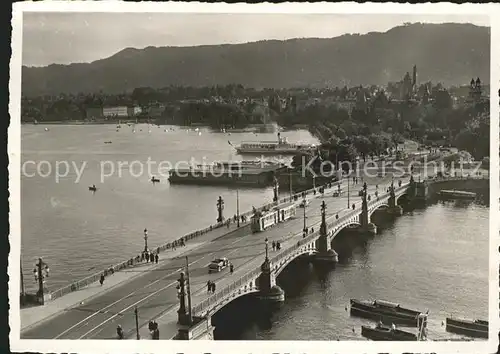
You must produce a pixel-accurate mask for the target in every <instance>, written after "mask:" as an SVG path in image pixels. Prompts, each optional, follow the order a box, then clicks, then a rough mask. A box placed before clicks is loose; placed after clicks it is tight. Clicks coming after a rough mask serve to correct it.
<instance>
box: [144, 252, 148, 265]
mask: <svg viewBox="0 0 500 354" xmlns="http://www.w3.org/2000/svg"><path fill="white" fill-rule="evenodd" d="M145 253H146V254H145V255H144V257H146V262H147V263H149V253H148V252H145Z"/></svg>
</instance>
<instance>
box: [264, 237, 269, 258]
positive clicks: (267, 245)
mask: <svg viewBox="0 0 500 354" xmlns="http://www.w3.org/2000/svg"><path fill="white" fill-rule="evenodd" d="M265 242H266V260H265V262H267V263H269V257H268V256H269V240H268V239H267V237H266V241H265Z"/></svg>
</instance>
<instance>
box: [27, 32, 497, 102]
mask: <svg viewBox="0 0 500 354" xmlns="http://www.w3.org/2000/svg"><path fill="white" fill-rule="evenodd" d="M413 65H417V68H418V81H419V82H427V81H432V82H434V83H437V82H441V83H443V84H444V85H445V86H452V85H454V86H459V85H465V84H467V83H468V82H469V81H470V79H471V78H472V77H474V78H475V77H480V78H481V80H482V81H483V82H484V83H489V78H490V28H489V27H481V26H475V25H472V24H455V23H446V24H420V23H416V24H409V25H404V26H399V27H395V28H392V29H390V30H389V31H387V32H384V33H378V32H371V33H368V34H365V35H359V34H348V35H342V36H340V37H335V38H329V39H318V38H303V39H290V40H285V41H278V40H267V41H259V42H252V43H245V44H224V45H205V46H193V47H147V48H144V49H134V48H126V49H124V50H122V51H120V52H118V53H116V54H115V55H113V56H111V57H109V58H105V59H101V60H97V61H94V62H91V63H75V64H69V65H57V64H53V65H49V66H46V67H25V66H23V68H22V92H23V95H27V96H34V95H44V94H59V93H78V92H87V93H89V92H99V91H101V90H102V91H103V92H106V93H120V92H125V91H131V90H133V89H134V88H136V87H152V88H161V87H166V86H170V85H174V86H195V87H196V86H198V87H199V86H213V85H226V84H233V83H236V84H242V85H243V86H245V87H254V88H265V87H267V88H292V87H311V88H321V87H334V86H344V85H347V86H354V85H360V84H363V85H370V84H376V85H385V84H387V82H389V81H399V80H401V79H402V77H403V75H404V74H405V73H406V72H407V71H410V72H411V70H412V67H413Z"/></svg>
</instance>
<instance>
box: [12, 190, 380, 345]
mask: <svg viewBox="0 0 500 354" xmlns="http://www.w3.org/2000/svg"><path fill="white" fill-rule="evenodd" d="M345 187H346V186H344V187H343V188H344V190H345ZM358 187H359V188H352V190H351V193H350V194H351V196H350V197H351V198H352V202H353V201H358V202H360V198H359V197H356V196H357V193H358V192H359V189H360V188H361V186H360V185H359V186H358ZM336 188H337V187H336V186H332V188H331V189H330V190H327V191H326V192H325V197H324V199H325V200H326V201H327V203H328V205H329V211H330V212H332V213H333V212H334V210H335V208H337V209H338V210H343V209H346V210H347V201H346V199H347V197H346V196H344V197H342V198H333V197H332V196H331V195H332V191H333V190H334V189H336ZM380 188H384V187H382V185H381V186H380ZM371 192H372V193H373V192H374V190H372V191H371ZM316 197H318V198H315V199H313V200H312V201H311V204H310V205H309V206H308V208H306V209H307V210H306V212H307V225H308V226H312V225H314V224H319V222H320V208H319V206H320V203H321V201H322V200H323V199H322V198H321V194H320V193H317V194H316ZM301 200H302V198H299V199H298V201H297V203H299V202H300V201H301ZM352 202H351V203H352ZM332 203H338V207H334V206H333V205H331V204H332ZM298 211H299V210H298ZM300 214H301V213H300V212H298V213H297V216H296V218H295V219H293V220H290V221H288V222H286V223H283V224H280V225H279V226H276V227H274V228H272V229H271V230H269V231H266V232H263V233H258V234H252V233H251V231H250V227H249V226H248V225H245V224H243V225H242V226H241V227H240V228H239V229H238V228H236V227H235V226H234V225H230V229H229V230H228V229H227V227H223V228H220V229H218V230H219V231H218V232H215V230H213V232H212V233H210V234H209V236H206V237H203V240H202V239H201V238H200V239H197V240H196V241H194V242H188V243H187V244H186V247H184V248H177V250H176V251H170V252H172V253H170V254H169V252H162V253H160V263H159V264H158V265H149V266H148V265H141V266H140V267H137V268H132V269H131V270H123V271H121V272H116V273H115V274H113V276H111V277H109V278H108V279H107V280H106V282H105V283H104V285H103V287H102V288H101V287H100V285H98V283H97V285H96V284H94V285H92V286H89V287H88V288H87V289H83V290H80V291H77V292H75V293H71V294H69V295H65V296H63V297H61V298H58V299H56V300H53V301H52V302H49V303H47V304H46V305H45V306H40V307H35V308H29V309H23V310H21V323H22V325H21V326H22V338H61V339H63V338H64V339H70V338H72V339H78V338H115V335H116V333H115V329H116V325H117V323H118V321H119V323H120V324H122V327H124V329H125V330H126V331H127V329H130V328H133V327H134V326H132V324H133V323H134V321H135V319H134V314H133V310H134V308H135V306H137V307H138V309H139V320H140V322H141V323H140V324H141V327H142V326H143V325H146V324H147V322H148V321H149V320H151V319H152V318H155V317H158V316H159V315H161V314H163V313H166V312H168V311H170V310H171V309H173V308H175V307H176V306H178V300H177V293H176V289H175V285H176V284H177V278H178V275H179V271H180V270H181V269H182V268H183V267H184V266H185V258H184V257H183V256H182V255H183V254H188V255H189V263H190V275H191V279H192V286H193V295H195V292H196V291H202V289H204V290H205V292H206V289H205V283H206V280H205V279H204V278H203V277H204V276H206V275H207V274H208V272H207V268H206V267H207V266H208V264H209V263H210V261H211V260H212V259H213V258H217V257H228V258H229V259H230V260H231V262H232V263H233V264H234V265H235V274H234V276H236V274H239V272H241V271H243V270H244V269H245V268H244V266H245V264H246V263H248V262H250V261H252V260H254V259H255V258H256V257H258V256H259V255H262V254H263V252H264V239H265V238H269V240H270V242H271V240H282V241H283V242H286V240H287V237H291V236H294V235H295V234H294V233H299V234H300V235H301V234H302V224H303V218H302V216H301V215H300ZM317 227H318V226H317ZM287 235H288V236H287ZM225 275H226V273H225V272H223V273H221V274H217V275H214V276H213V277H212V278H211V279H212V280H213V281H215V282H216V283H217V282H218V281H220V280H221V279H222V278H223V277H224V276H225ZM197 276H201V278H200V279H197ZM219 276H222V278H220V279H219V278H218V277H219ZM221 286H222V284H221ZM195 289H196V290H195ZM162 337H163V336H162Z"/></svg>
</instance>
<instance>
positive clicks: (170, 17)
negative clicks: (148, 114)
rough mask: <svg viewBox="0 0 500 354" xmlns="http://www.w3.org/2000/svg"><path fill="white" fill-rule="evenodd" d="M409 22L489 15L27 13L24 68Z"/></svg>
mask: <svg viewBox="0 0 500 354" xmlns="http://www.w3.org/2000/svg"><path fill="white" fill-rule="evenodd" d="M405 22H411V23H413V22H432V23H446V22H456V23H472V24H475V25H481V26H489V25H490V24H489V19H488V17H485V16H480V15H476V16H471V15H468V16H466V15H448V16H445V15H363V14H361V15H339V14H241V13H240V14H216V13H215V14H214V13H212V14H211V13H198V14H194V13H191V14H186V13H177V14H172V13H116V12H115V13H105V12H100V13H98V12H94V13H91V12H83V13H82V12H79V13H71V12H59V13H55V12H54V13H49V12H25V13H24V15H23V65H27V66H46V65H49V64H54V63H55V64H70V63H81V62H92V61H94V60H98V59H103V58H107V57H109V56H112V55H113V54H116V53H117V52H119V51H121V50H122V49H124V48H127V47H133V48H145V47H148V46H157V47H159V46H195V45H210V44H224V43H245V42H254V41H258V40H264V39H279V40H284V39H290V38H308V37H315V38H332V37H337V36H340V35H343V34H346V33H360V34H365V33H368V32H385V31H387V30H389V29H391V28H393V27H396V26H399V25H402V24H403V23H405Z"/></svg>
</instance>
